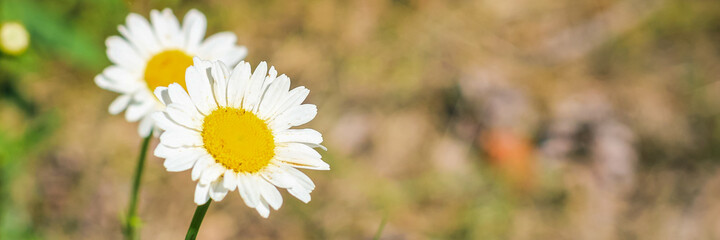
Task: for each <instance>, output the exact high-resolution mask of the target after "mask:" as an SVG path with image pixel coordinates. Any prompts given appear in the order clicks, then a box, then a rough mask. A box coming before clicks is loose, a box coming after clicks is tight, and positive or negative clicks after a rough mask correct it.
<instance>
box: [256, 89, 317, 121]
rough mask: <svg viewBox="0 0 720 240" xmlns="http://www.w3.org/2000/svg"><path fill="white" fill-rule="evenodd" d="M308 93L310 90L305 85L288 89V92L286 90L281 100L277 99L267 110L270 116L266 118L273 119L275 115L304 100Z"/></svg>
mask: <svg viewBox="0 0 720 240" xmlns="http://www.w3.org/2000/svg"><path fill="white" fill-rule="evenodd" d="M309 93H310V90H308V89H307V88H305V87H296V88H294V89H293V90H290V92H288V93H287V95H285V97H284V98H283V99H282V100H280V99H278V100H277V101H278V103H277V104H276V105H275V106H274V107H273V108H272V109H270V110H269V111H268V114H269V115H270V116H269V117H268V118H267V119H268V120H270V121H273V120H274V119H275V118H276V117H278V116H279V115H281V114H283V113H285V112H286V111H288V110H289V109H291V108H294V107H297V106H300V104H302V102H303V101H305V98H307V96H308V94H309Z"/></svg>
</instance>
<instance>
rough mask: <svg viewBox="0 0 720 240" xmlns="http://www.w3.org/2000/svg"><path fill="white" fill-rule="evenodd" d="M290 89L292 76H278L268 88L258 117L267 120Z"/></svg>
mask: <svg viewBox="0 0 720 240" xmlns="http://www.w3.org/2000/svg"><path fill="white" fill-rule="evenodd" d="M288 89H290V78H288V77H287V76H285V75H284V74H283V75H280V76H279V77H277V78H276V79H275V81H273V83H272V84H270V86H269V87H268V90H267V92H266V93H265V96H264V97H263V100H262V102H261V103H260V108H259V109H258V117H260V118H262V119H265V120H268V119H270V117H272V113H273V112H272V111H271V110H273V109H274V108H275V107H276V106H277V105H278V104H280V100H282V99H281V97H282V96H284V95H286V94H287V92H288Z"/></svg>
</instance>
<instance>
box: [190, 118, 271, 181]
mask: <svg viewBox="0 0 720 240" xmlns="http://www.w3.org/2000/svg"><path fill="white" fill-rule="evenodd" d="M201 135H202V139H203V143H204V146H205V149H206V150H207V151H208V153H210V155H212V156H213V158H214V159H215V161H216V162H217V163H220V164H222V165H223V166H225V167H226V168H228V169H232V170H234V171H235V172H238V173H239V172H247V173H254V172H257V171H260V170H262V169H263V168H265V166H267V165H268V164H270V159H272V158H273V157H274V156H275V138H274V137H273V135H272V132H270V129H269V128H268V126H267V124H266V123H265V121H263V120H261V119H260V118H258V117H257V116H255V114H253V113H252V112H247V111H245V110H243V109H236V108H219V109H217V110H215V111H213V112H212V113H210V115H207V117H205V120H203V130H202V134H201Z"/></svg>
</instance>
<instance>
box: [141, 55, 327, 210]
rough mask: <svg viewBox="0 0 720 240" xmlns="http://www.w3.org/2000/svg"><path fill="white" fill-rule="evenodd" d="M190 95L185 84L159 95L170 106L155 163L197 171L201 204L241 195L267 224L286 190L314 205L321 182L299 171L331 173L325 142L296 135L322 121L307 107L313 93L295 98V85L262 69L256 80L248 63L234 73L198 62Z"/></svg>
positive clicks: (189, 79) (162, 116) (191, 72)
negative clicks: (323, 156) (324, 153)
mask: <svg viewBox="0 0 720 240" xmlns="http://www.w3.org/2000/svg"><path fill="white" fill-rule="evenodd" d="M185 82H186V83H187V92H186V91H185V89H184V88H183V87H182V86H181V85H180V84H177V83H173V84H170V86H168V87H167V88H164V87H160V88H158V89H157V90H155V95H156V96H157V98H158V99H160V100H161V101H163V102H164V103H165V105H166V106H167V107H166V108H165V109H164V110H163V111H160V112H157V113H155V114H153V118H154V120H155V121H156V122H157V125H158V127H159V128H160V129H162V130H164V132H163V133H162V135H160V144H159V145H158V146H157V148H156V149H155V156H158V157H161V158H165V163H164V165H165V168H166V169H167V170H168V171H170V172H178V171H185V170H189V169H192V173H191V177H192V179H193V180H194V181H198V182H197V186H196V187H195V203H196V204H198V205H202V204H205V203H207V201H209V200H210V199H213V200H215V201H220V200H222V199H223V198H224V197H225V195H226V194H227V193H228V191H233V190H237V191H238V193H239V194H240V196H241V197H242V199H243V200H244V202H245V204H246V205H247V206H249V207H251V208H255V210H257V212H258V213H260V215H261V216H263V217H267V216H268V215H269V214H270V208H271V207H272V208H273V209H275V210H277V209H278V208H280V206H281V205H282V202H283V199H282V196H281V195H280V192H279V191H278V188H284V189H287V190H288V192H289V193H290V194H291V195H293V196H295V197H296V198H298V199H300V200H301V201H303V202H305V203H307V202H308V201H310V192H312V190H313V189H314V188H315V185H314V184H313V182H312V181H311V180H310V178H308V177H307V176H306V175H305V174H303V173H302V172H301V171H299V170H297V169H296V168H304V169H314V170H329V169H330V166H329V165H328V164H327V163H325V162H324V161H322V159H321V156H320V154H319V153H318V152H317V151H315V150H314V149H313V148H315V147H321V148H322V146H321V145H320V143H322V140H323V138H322V135H321V134H320V133H319V132H318V131H316V130H313V129H307V128H306V129H290V128H291V127H295V126H299V125H302V124H305V123H307V122H309V121H310V120H312V119H313V118H315V115H316V114H317V108H316V106H315V105H312V104H302V102H303V101H304V100H305V98H306V97H307V95H308V93H309V92H310V91H309V90H308V89H306V88H305V87H297V88H294V89H292V90H290V79H289V78H288V77H287V76H285V75H280V76H277V71H275V68H274V67H270V70H269V72H268V68H267V64H266V63H265V62H262V63H260V64H259V65H258V66H257V68H256V69H255V72H252V69H251V67H250V64H248V63H246V62H240V63H239V64H238V65H237V66H236V67H235V68H234V69H233V70H232V71H229V70H228V69H227V68H226V67H225V64H223V63H222V62H218V61H214V62H210V61H204V60H200V59H199V58H195V62H194V65H193V66H191V67H189V68H188V69H187V72H186V73H185Z"/></svg>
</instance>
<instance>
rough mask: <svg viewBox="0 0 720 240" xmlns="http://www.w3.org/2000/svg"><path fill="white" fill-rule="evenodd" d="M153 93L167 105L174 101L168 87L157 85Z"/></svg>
mask: <svg viewBox="0 0 720 240" xmlns="http://www.w3.org/2000/svg"><path fill="white" fill-rule="evenodd" d="M153 94H154V95H155V97H156V98H157V99H158V100H160V102H162V103H163V104H165V105H168V104H170V103H172V99H170V94H169V93H168V88H167V87H157V88H155V90H154V91H153Z"/></svg>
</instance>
